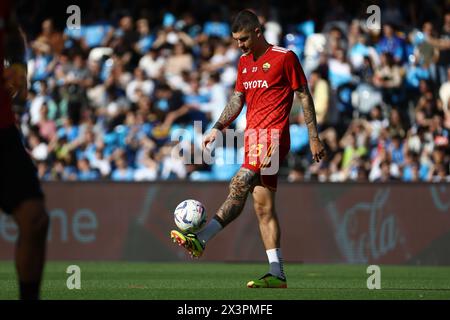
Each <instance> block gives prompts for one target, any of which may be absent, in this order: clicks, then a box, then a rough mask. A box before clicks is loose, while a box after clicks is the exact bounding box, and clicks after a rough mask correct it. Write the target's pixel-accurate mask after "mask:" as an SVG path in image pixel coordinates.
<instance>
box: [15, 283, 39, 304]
mask: <svg viewBox="0 0 450 320" xmlns="http://www.w3.org/2000/svg"><path fill="white" fill-rule="evenodd" d="M19 287H20V288H19V290H20V300H39V282H23V281H20V282H19Z"/></svg>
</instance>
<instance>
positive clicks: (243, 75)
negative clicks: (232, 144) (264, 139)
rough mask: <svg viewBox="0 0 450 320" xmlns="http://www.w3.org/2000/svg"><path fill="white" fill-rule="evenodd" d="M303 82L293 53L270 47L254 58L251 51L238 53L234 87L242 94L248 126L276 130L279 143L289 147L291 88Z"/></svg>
mask: <svg viewBox="0 0 450 320" xmlns="http://www.w3.org/2000/svg"><path fill="white" fill-rule="evenodd" d="M305 85H307V80H306V77H305V73H304V72H303V68H302V66H301V65H300V61H299V60H298V58H297V56H296V54H295V53H294V52H292V51H290V50H288V49H285V48H282V47H278V46H272V45H271V46H270V47H269V48H268V49H267V51H266V52H265V53H264V54H263V55H262V56H261V57H259V58H258V59H257V60H256V61H254V60H253V54H248V55H242V56H241V58H240V60H239V65H238V76H237V80H236V86H235V90H236V91H239V92H242V93H244V94H245V102H246V104H247V115H246V118H247V126H246V130H249V129H257V130H259V129H266V130H271V129H278V130H280V144H282V145H285V146H289V144H290V138H289V113H290V111H291V108H292V101H293V98H294V91H295V90H296V89H298V88H299V87H301V86H305Z"/></svg>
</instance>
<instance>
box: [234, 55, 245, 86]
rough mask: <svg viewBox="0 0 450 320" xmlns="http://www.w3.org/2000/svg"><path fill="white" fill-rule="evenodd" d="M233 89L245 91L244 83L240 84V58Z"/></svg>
mask: <svg viewBox="0 0 450 320" xmlns="http://www.w3.org/2000/svg"><path fill="white" fill-rule="evenodd" d="M234 91H239V92H242V93H245V90H244V85H243V84H242V59H239V63H238V68H237V77H236V85H235V86H234Z"/></svg>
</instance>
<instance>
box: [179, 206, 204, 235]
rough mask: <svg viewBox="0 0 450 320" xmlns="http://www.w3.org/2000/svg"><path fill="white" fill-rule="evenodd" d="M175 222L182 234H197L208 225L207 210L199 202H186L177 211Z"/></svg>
mask: <svg viewBox="0 0 450 320" xmlns="http://www.w3.org/2000/svg"><path fill="white" fill-rule="evenodd" d="M174 220H175V224H176V225H177V227H178V229H180V231H181V232H185V233H186V232H196V231H198V230H200V229H201V228H202V227H203V226H204V224H205V223H206V210H205V207H204V206H203V204H202V203H201V202H200V201H197V200H192V199H189V200H184V201H183V202H181V203H180V204H179V205H178V206H177V207H176V209H175V212H174Z"/></svg>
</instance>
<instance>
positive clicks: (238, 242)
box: [0, 182, 450, 265]
mask: <svg viewBox="0 0 450 320" xmlns="http://www.w3.org/2000/svg"><path fill="white" fill-rule="evenodd" d="M43 187H44V191H45V193H46V195H47V205H48V209H49V213H50V217H51V225H50V231H49V236H48V243H49V248H48V259H49V260H128V261H184V260H188V259H189V258H188V256H187V255H186V254H185V252H184V250H182V249H181V248H179V247H178V246H176V245H174V244H173V243H172V242H171V240H170V238H169V231H170V230H171V229H172V228H174V222H173V214H172V212H173V209H174V208H175V207H176V206H177V204H178V203H179V202H181V201H182V200H184V199H197V200H199V201H201V202H203V203H204V204H205V207H206V209H207V213H208V217H211V216H212V215H213V214H214V213H215V210H217V209H218V208H219V206H220V204H221V203H222V202H223V200H224V199H225V197H226V195H227V191H228V185H227V183H219V182H217V183H216V182H214V183H210V182H208V183H195V184H193V183H182V182H161V183H160V182H158V183H108V182H93V183H82V182H73V183H72V182H71V183H58V182H52V183H44V185H43ZM276 202H277V211H278V215H279V218H280V223H281V226H282V248H283V255H284V257H285V260H286V261H290V262H304V263H355V264H422V265H450V185H445V184H425V183H423V184H422V183H418V184H370V183H363V184H356V183H350V184H323V183H301V184H288V183H280V184H279V190H278V192H277V199H276ZM16 238H17V227H16V226H15V224H14V222H13V220H12V219H11V217H9V216H6V215H3V214H1V215H0V259H1V260H11V259H13V254H14V242H15V240H16ZM202 260H205V261H233V262H234V261H243V262H249V261H265V260H266V254H265V251H264V248H263V245H262V242H261V239H260V235H259V229H258V225H257V220H256V217H255V215H254V213H253V204H252V200H251V197H250V198H249V200H248V201H247V203H246V205H245V209H244V212H243V213H242V215H241V216H240V217H239V218H238V219H237V220H235V221H234V222H233V223H232V224H231V225H229V227H227V229H226V230H224V232H222V233H220V234H219V235H217V237H216V238H214V239H213V240H212V241H211V242H210V244H209V245H208V248H207V250H206V251H205V254H204V257H203V258H202Z"/></svg>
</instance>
